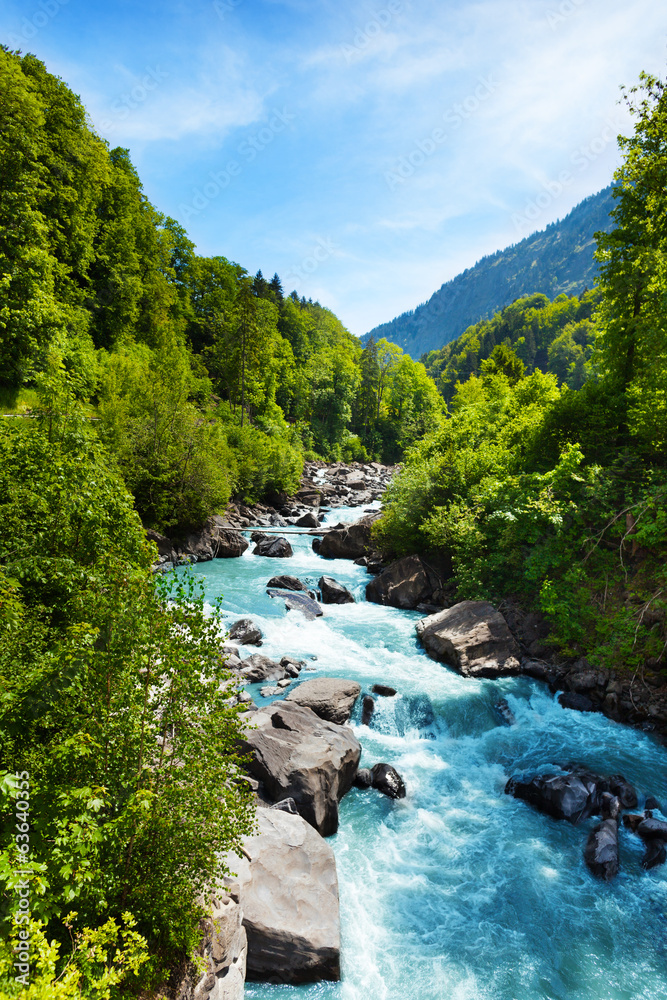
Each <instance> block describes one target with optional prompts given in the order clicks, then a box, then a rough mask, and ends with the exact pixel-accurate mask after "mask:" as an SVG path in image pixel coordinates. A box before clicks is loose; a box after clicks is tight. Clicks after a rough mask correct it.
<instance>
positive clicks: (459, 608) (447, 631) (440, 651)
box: [416, 601, 521, 677]
mask: <svg viewBox="0 0 667 1000" xmlns="http://www.w3.org/2000/svg"><path fill="white" fill-rule="evenodd" d="M416 629H417V636H418V638H419V641H420V642H421V644H422V646H423V647H424V649H425V650H426V652H427V653H428V655H429V656H430V657H431V658H432V659H433V660H438V661H439V662H441V663H445V664H446V665H447V666H449V667H452V668H453V669H454V670H456V671H457V672H458V673H459V674H462V675H463V676H464V677H506V676H511V675H513V674H518V673H520V672H521V665H520V658H521V651H520V649H519V645H518V643H517V642H516V640H515V638H514V636H513V635H512V633H511V632H510V629H509V626H508V624H507V622H506V621H505V619H504V618H503V616H502V615H501V613H500V612H499V611H496V609H495V608H494V607H493V605H492V604H489V603H488V601H462V602H461V603H460V604H455V605H454V607H452V608H447V609H446V610H444V611H439V612H438V613H437V614H435V615H429V617H428V618H422V619H421V620H420V621H418V622H417V625H416Z"/></svg>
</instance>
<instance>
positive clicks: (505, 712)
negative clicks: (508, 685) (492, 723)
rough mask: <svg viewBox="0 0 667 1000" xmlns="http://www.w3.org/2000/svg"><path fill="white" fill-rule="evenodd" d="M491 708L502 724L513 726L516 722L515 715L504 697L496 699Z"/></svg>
mask: <svg viewBox="0 0 667 1000" xmlns="http://www.w3.org/2000/svg"><path fill="white" fill-rule="evenodd" d="M493 708H494V711H495V713H496V715H497V716H498V718H499V719H500V721H501V722H502V723H503V725H505V726H514V725H515V724H516V717H515V715H514V712H513V711H512V709H511V708H510V707H509V705H508V704H507V701H506V700H505V699H504V698H501V699H500V701H497V702H496V703H495V705H494V706H493Z"/></svg>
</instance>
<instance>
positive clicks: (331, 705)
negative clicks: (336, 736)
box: [285, 677, 361, 726]
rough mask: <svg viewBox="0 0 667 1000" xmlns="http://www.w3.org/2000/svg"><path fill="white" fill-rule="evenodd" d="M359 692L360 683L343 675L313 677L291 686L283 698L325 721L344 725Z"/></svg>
mask: <svg viewBox="0 0 667 1000" xmlns="http://www.w3.org/2000/svg"><path fill="white" fill-rule="evenodd" d="M360 694H361V685H360V684H357V682H356V681H351V680H347V679H345V678H343V677H315V678H313V680H311V681H304V682H303V684H299V685H298V686H297V687H295V688H292V690H291V691H290V693H289V694H288V695H287V697H286V698H285V701H286V702H288V701H289V702H295V703H296V704H297V705H303V706H304V707H305V708H310V709H311V711H313V712H315V715H319V717H320V718H321V719H325V720H326V721H327V722H335V723H336V725H338V726H342V725H344V724H345V723H346V722H347V721H348V720H349V718H350V716H351V714H352V709H353V708H354V703H355V701H356V700H357V698H358V697H359V695H360Z"/></svg>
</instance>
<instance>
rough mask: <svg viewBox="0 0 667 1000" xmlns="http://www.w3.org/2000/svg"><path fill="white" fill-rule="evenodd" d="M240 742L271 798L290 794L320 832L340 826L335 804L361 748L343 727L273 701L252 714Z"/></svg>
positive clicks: (354, 770)
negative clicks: (250, 725)
mask: <svg viewBox="0 0 667 1000" xmlns="http://www.w3.org/2000/svg"><path fill="white" fill-rule="evenodd" d="M252 723H253V726H256V727H257V728H254V729H250V730H247V731H246V733H245V736H244V739H243V740H242V741H241V750H242V752H243V753H247V754H249V755H251V759H250V762H249V764H248V770H249V771H250V774H251V775H252V776H253V777H254V778H257V780H258V781H261V782H262V783H263V785H264V789H265V792H266V795H267V796H268V798H269V799H271V800H272V801H274V802H278V801H280V800H281V799H287V798H293V799H294V801H295V802H296V805H297V809H298V810H299V813H300V815H301V816H303V818H304V819H305V820H306V821H307V822H308V823H310V824H311V825H312V826H314V827H315V829H316V830H317V831H318V832H319V833H321V834H322V836H325V837H326V836H329V835H330V834H332V833H335V832H336V830H337V829H338V803H339V802H340V800H341V799H342V798H343V796H344V795H345V794H347V792H348V791H349V790H350V788H351V786H352V782H353V780H354V776H355V774H356V773H357V767H358V765H359V758H360V756H361V746H360V744H359V741H358V740H357V739H356V737H355V735H354V733H353V732H352V730H351V729H349V728H348V727H347V726H338V725H336V724H335V723H332V722H326V721H325V720H324V719H320V718H319V716H317V715H316V714H315V713H314V712H312V711H311V710H310V709H309V708H304V707H303V706H302V705H297V704H295V703H293V702H288V701H287V700H285V701H280V702H274V704H273V705H270V706H269V707H268V708H266V709H262V711H261V712H257V713H256V714H255V715H253V717H252Z"/></svg>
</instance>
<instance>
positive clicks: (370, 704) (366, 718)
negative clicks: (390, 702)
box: [361, 694, 375, 726]
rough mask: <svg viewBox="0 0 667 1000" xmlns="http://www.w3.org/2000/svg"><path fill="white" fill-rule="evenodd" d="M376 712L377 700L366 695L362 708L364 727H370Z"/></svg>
mask: <svg viewBox="0 0 667 1000" xmlns="http://www.w3.org/2000/svg"><path fill="white" fill-rule="evenodd" d="M374 711H375V698H371V696H370V695H369V694H365V695H364V700H363V703H362V708H361V724H362V726H370V724H371V719H372V718H373V712H374Z"/></svg>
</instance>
